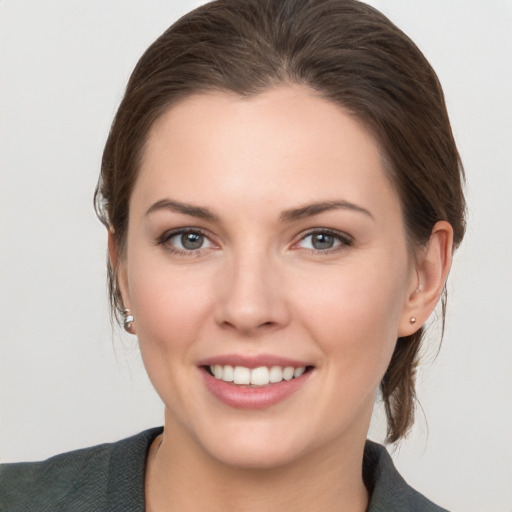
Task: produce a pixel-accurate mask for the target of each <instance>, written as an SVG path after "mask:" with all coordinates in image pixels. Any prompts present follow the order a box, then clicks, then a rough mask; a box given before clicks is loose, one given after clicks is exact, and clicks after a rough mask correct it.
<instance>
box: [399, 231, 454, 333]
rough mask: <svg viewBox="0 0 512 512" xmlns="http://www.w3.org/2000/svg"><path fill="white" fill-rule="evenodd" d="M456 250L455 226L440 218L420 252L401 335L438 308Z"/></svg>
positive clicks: (411, 329) (412, 330) (426, 318)
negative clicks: (454, 243) (454, 246)
mask: <svg viewBox="0 0 512 512" xmlns="http://www.w3.org/2000/svg"><path fill="white" fill-rule="evenodd" d="M452 251H453V229H452V226H451V225H450V224H449V223H448V222H446V221H439V222H437V223H436V224H435V225H434V228H433V229H432V234H431V235H430V239H429V241H428V243H427V244H426V246H425V247H423V248H422V249H420V250H419V251H418V252H417V254H416V263H415V274H414V281H413V282H411V291H410V292H409V295H408V297H407V299H406V304H405V307H404V311H403V314H402V318H401V321H400V326H399V332H398V336H399V337H403V336H410V335H411V334H413V333H415V332H416V331H417V330H418V329H419V328H420V327H421V326H422V325H423V324H425V322H426V321H427V320H428V318H429V316H430V315H431V313H432V312H433V311H434V309H435V307H436V305H437V303H438V302H439V299H440V298H441V295H442V293H443V289H444V285H445V283H446V279H447V277H448V273H449V272H450V267H451V264H452Z"/></svg>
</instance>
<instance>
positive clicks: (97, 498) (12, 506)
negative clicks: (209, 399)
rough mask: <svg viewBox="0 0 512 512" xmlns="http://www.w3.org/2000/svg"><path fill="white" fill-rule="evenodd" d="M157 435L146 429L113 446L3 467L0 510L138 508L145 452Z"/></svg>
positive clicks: (141, 498)
mask: <svg viewBox="0 0 512 512" xmlns="http://www.w3.org/2000/svg"><path fill="white" fill-rule="evenodd" d="M160 432H161V429H151V430H147V431H144V432H142V433H140V434H138V435H136V436H133V437H130V438H128V439H124V440H122V441H118V442H116V443H109V444H102V445H99V446H93V447H91V448H85V449H81V450H76V451H72V452H68V453H64V454H61V455H57V456H55V457H51V458H50V459H48V460H45V461H41V462H22V463H14V464H2V465H0V496H1V497H2V498H1V500H0V505H1V506H0V509H1V510H8V511H9V512H25V511H27V512H28V511H32V510H52V511H58V510H73V511H75V512H80V511H85V510H87V511H88V510H98V511H101V510H113V509H112V508H110V506H109V503H111V502H116V503H123V502H124V503H125V505H126V503H133V502H142V504H143V485H144V467H145V460H146V454H147V450H148V449H149V446H150V444H151V441H152V440H153V439H154V438H155V437H156V436H157V435H158V434H159V433H160ZM114 497H115V500H114V499H113V498H114ZM130 509H131V510H137V508H131V507H130ZM125 510H127V509H125ZM142 510H143V508H142Z"/></svg>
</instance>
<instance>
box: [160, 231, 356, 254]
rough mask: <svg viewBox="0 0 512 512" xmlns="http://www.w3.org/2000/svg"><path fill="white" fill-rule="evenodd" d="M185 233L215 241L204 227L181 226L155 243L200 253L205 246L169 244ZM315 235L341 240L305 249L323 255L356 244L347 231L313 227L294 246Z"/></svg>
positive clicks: (184, 251) (175, 250) (182, 252)
mask: <svg viewBox="0 0 512 512" xmlns="http://www.w3.org/2000/svg"><path fill="white" fill-rule="evenodd" d="M184 234H195V235H200V236H202V237H204V238H205V239H207V240H208V241H209V242H210V243H213V242H211V240H210V238H209V236H208V235H207V234H206V233H205V232H204V231H203V230H202V229H199V228H181V229H177V230H173V231H167V232H165V233H163V234H162V235H161V236H160V237H159V238H158V239H157V241H156V244H155V245H161V246H165V248H166V249H167V250H168V251H170V252H172V253H174V254H177V255H179V256H189V257H193V256H198V255H200V254H201V252H202V249H204V248H203V247H200V248H198V249H196V250H193V249H188V250H182V249H178V248H177V247H174V246H172V245H170V244H168V242H169V241H170V240H171V239H172V238H174V237H176V236H180V235H184ZM315 235H327V236H331V237H333V238H334V239H335V241H337V242H339V244H338V245H336V246H334V247H332V248H328V249H324V250H320V249H305V250H307V251H308V252H310V253H312V254H322V255H327V254H332V253H333V252H337V251H339V250H342V249H344V248H346V247H351V246H353V245H354V240H353V238H352V237H351V236H350V235H347V234H346V233H341V232H339V231H334V230H332V229H326V228H317V229H313V230H310V231H307V232H306V233H305V234H303V235H302V236H301V237H300V238H299V240H298V241H297V242H294V244H293V246H296V245H297V244H299V243H300V242H302V241H304V240H306V239H307V238H308V237H312V236H315ZM296 250H297V249H296Z"/></svg>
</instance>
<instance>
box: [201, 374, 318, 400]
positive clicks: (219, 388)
mask: <svg viewBox="0 0 512 512" xmlns="http://www.w3.org/2000/svg"><path fill="white" fill-rule="evenodd" d="M201 373H202V374H203V377H204V381H205V384H206V387H207V388H208V390H209V391H210V393H211V394H212V395H213V396H215V397H216V398H218V399H219V400H220V401H221V402H224V403H225V404H227V405H229V406H231V407H236V408H238V409H263V408H265V407H270V406H271V405H275V404H278V403H279V402H282V401H283V400H285V399H286V398H288V397H289V396H290V395H292V394H293V393H295V392H296V391H297V390H299V389H300V388H301V387H302V386H303V385H304V384H305V383H306V381H307V380H308V378H309V376H310V374H311V371H307V372H306V373H303V374H302V375H301V376H300V377H297V378H294V379H291V380H283V381H281V382H278V383H275V384H268V385H267V386H254V387H251V386H240V385H237V384H233V383H232V382H224V381H223V380H220V379H216V378H215V377H213V376H212V375H210V374H209V373H208V372H207V371H206V370H205V369H204V368H201Z"/></svg>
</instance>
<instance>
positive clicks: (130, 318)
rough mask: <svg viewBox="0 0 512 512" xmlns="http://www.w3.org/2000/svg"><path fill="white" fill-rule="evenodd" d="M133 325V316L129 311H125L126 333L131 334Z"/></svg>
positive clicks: (124, 325) (124, 323) (124, 324)
mask: <svg viewBox="0 0 512 512" xmlns="http://www.w3.org/2000/svg"><path fill="white" fill-rule="evenodd" d="M132 324H133V316H132V314H131V311H130V310H129V309H125V310H124V311H123V327H124V330H125V331H126V332H129V333H130V334H131V328H132Z"/></svg>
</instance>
